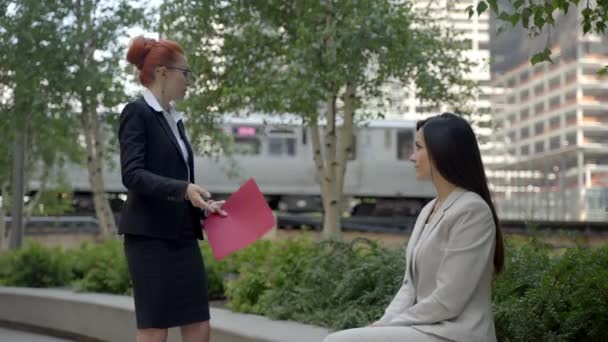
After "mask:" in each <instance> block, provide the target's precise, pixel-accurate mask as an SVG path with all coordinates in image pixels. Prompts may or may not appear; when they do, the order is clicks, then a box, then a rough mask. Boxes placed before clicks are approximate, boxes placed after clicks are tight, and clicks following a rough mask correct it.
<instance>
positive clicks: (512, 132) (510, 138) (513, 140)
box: [508, 131, 515, 143]
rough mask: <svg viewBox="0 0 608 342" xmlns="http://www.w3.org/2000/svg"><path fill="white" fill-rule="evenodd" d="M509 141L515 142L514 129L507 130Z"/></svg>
mask: <svg viewBox="0 0 608 342" xmlns="http://www.w3.org/2000/svg"><path fill="white" fill-rule="evenodd" d="M508 142H509V143H513V142H515V131H511V132H509V141H508Z"/></svg>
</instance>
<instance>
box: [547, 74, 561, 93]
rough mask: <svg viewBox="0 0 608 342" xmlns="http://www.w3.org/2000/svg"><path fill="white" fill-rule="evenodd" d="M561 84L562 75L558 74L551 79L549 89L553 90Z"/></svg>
mask: <svg viewBox="0 0 608 342" xmlns="http://www.w3.org/2000/svg"><path fill="white" fill-rule="evenodd" d="M559 84H560V77H559V76H556V77H554V78H552V79H551V80H550V81H549V89H550V90H553V89H555V88H557V87H559Z"/></svg>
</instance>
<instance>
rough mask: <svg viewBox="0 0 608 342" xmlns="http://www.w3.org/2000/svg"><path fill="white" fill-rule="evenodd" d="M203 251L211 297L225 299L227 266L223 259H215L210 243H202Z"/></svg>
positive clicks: (211, 298) (212, 298)
mask: <svg viewBox="0 0 608 342" xmlns="http://www.w3.org/2000/svg"><path fill="white" fill-rule="evenodd" d="M200 248H201V253H202V255H203V260H204V262H205V269H206V270H207V286H208V289H209V299H210V300H216V299H224V298H226V295H225V286H224V278H225V274H226V266H225V264H224V263H222V262H221V261H218V260H215V257H214V256H213V253H212V251H211V247H209V244H207V243H205V242H203V243H200Z"/></svg>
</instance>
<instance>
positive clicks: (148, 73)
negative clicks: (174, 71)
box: [127, 36, 184, 87]
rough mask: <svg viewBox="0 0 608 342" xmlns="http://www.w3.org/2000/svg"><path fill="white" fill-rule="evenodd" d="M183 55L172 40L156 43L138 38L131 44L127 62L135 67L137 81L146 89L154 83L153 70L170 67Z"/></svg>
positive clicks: (180, 48)
mask: <svg viewBox="0 0 608 342" xmlns="http://www.w3.org/2000/svg"><path fill="white" fill-rule="evenodd" d="M183 55H184V50H183V49H182V47H181V46H180V45H179V44H178V43H176V42H174V41H172V40H167V39H161V40H158V41H157V40H156V39H149V38H144V37H141V36H140V37H137V38H135V39H133V41H132V42H131V46H130V47H129V51H128V52H127V61H128V62H129V63H131V64H133V65H135V66H136V67H137V69H138V70H139V81H140V82H141V84H143V85H144V86H146V87H147V86H149V85H150V84H152V82H154V68H156V67H158V66H161V65H164V66H167V65H171V64H172V63H174V62H175V61H176V60H177V59H178V58H180V57H183Z"/></svg>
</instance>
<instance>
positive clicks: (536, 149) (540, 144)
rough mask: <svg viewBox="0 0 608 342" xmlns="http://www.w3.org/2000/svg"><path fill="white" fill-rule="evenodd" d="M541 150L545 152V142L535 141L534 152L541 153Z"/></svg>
mask: <svg viewBox="0 0 608 342" xmlns="http://www.w3.org/2000/svg"><path fill="white" fill-rule="evenodd" d="M543 152H545V142H544V141H537V142H536V143H535V144H534V153H543Z"/></svg>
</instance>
